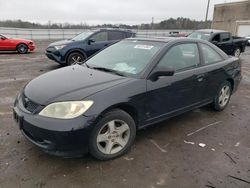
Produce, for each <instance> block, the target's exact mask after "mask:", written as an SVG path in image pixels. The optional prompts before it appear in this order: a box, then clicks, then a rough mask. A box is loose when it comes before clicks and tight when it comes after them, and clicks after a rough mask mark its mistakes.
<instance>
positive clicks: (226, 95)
mask: <svg viewBox="0 0 250 188" xmlns="http://www.w3.org/2000/svg"><path fill="white" fill-rule="evenodd" d="M230 92H231V91H230V87H229V86H227V85H225V86H224V87H223V88H222V89H221V91H220V95H219V105H220V107H222V108H223V107H224V106H226V105H227V103H228V101H229V99H230Z"/></svg>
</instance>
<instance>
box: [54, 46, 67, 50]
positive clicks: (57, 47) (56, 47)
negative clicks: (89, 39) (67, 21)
mask: <svg viewBox="0 0 250 188" xmlns="http://www.w3.org/2000/svg"><path fill="white" fill-rule="evenodd" d="M65 46H66V45H60V46H54V48H55V49H56V50H60V49H62V48H64V47H65Z"/></svg>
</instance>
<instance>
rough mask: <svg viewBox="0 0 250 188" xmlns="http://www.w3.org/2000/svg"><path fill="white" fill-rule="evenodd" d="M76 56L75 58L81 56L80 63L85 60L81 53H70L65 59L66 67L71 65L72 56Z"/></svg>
mask: <svg viewBox="0 0 250 188" xmlns="http://www.w3.org/2000/svg"><path fill="white" fill-rule="evenodd" d="M76 55H77V56H81V58H82V61H84V60H85V59H86V57H85V56H84V55H82V54H81V53H79V52H72V53H70V54H69V55H68V57H67V65H72V63H71V59H72V57H73V56H76Z"/></svg>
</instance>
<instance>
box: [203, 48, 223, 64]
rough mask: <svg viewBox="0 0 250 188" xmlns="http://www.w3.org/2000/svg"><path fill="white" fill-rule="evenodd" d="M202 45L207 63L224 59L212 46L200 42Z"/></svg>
mask: <svg viewBox="0 0 250 188" xmlns="http://www.w3.org/2000/svg"><path fill="white" fill-rule="evenodd" d="M200 45H201V51H202V53H203V58H204V62H205V64H212V63H217V62H219V61H222V60H223V58H222V57H221V56H220V55H219V54H218V53H217V52H216V51H215V50H214V49H212V48H211V47H210V46H208V45H206V44H200Z"/></svg>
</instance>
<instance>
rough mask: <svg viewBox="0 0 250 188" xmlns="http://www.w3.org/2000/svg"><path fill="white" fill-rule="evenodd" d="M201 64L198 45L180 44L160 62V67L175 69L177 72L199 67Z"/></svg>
mask: <svg viewBox="0 0 250 188" xmlns="http://www.w3.org/2000/svg"><path fill="white" fill-rule="evenodd" d="M199 63H200V57H199V50H198V47H197V44H195V43H190V44H179V45H176V46H174V47H172V48H171V49H170V50H169V51H168V52H167V53H166V54H165V55H164V56H163V58H162V59H161V60H160V62H159V64H158V66H159V67H167V68H174V69H175V71H178V70H183V69H190V68H194V67H197V66H198V65H199Z"/></svg>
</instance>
